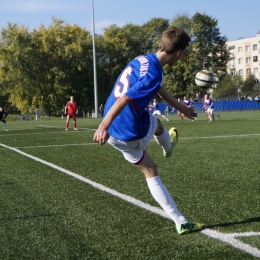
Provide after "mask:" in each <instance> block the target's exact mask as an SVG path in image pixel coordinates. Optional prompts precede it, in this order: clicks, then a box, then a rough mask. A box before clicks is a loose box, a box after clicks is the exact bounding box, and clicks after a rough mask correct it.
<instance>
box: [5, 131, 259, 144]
mask: <svg viewBox="0 0 260 260" xmlns="http://www.w3.org/2000/svg"><path fill="white" fill-rule="evenodd" d="M90 130H94V129H90ZM32 134H43V133H30V134H9V135H0V137H1V136H5V137H8V136H16V135H32ZM49 134H60V132H49V133H48V135H49ZM252 136H260V134H244V135H220V136H197V137H184V138H179V140H193V139H217V138H237V137H252ZM153 141H154V140H151V142H153ZM94 144H97V143H86V144H62V145H39V146H24V147H16V148H33V147H37V148H46V147H58V146H75V145H94Z"/></svg>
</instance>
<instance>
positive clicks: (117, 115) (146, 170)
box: [93, 28, 203, 234]
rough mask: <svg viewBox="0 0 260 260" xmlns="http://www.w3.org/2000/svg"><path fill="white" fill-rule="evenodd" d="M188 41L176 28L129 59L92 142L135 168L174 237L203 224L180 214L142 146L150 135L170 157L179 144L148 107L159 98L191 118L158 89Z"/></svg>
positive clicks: (188, 109)
mask: <svg viewBox="0 0 260 260" xmlns="http://www.w3.org/2000/svg"><path fill="white" fill-rule="evenodd" d="M189 42H190V37H189V36H188V35H187V34H186V33H185V32H184V31H183V30H181V29H178V28H170V29H167V30H166V31H164V32H163V35H162V38H161V42H160V46H159V50H158V51H157V52H156V53H151V54H144V55H140V56H138V57H136V58H135V59H133V60H132V61H131V62H130V63H129V64H128V65H127V66H126V67H125V69H124V70H123V71H122V73H121V74H120V75H119V77H118V79H117V81H116V82H115V85H114V88H113V90H112V92H111V94H110V96H109V97H108V99H107V102H106V106H105V111H104V118H103V121H102V122H101V124H100V125H99V127H98V129H97V130H96V132H95V134H94V137H93V140H94V141H95V142H97V143H99V144H101V145H103V144H105V143H106V142H108V143H109V144H110V145H112V146H113V147H114V148H116V149H117V150H119V151H120V152H122V154H123V156H124V157H125V159H126V160H127V161H128V162H130V163H132V164H134V165H135V166H136V167H137V168H138V169H140V170H141V171H142V172H143V174H144V176H145V178H146V182H147V185H148V188H149V190H150V192H151V194H152V196H153V198H154V199H155V200H156V201H157V203H158V204H159V205H160V206H161V207H162V208H163V209H164V210H165V212H167V214H168V215H169V216H170V218H171V219H172V220H173V221H174V222H175V224H176V229H177V232H178V234H185V233H189V232H192V231H196V230H200V229H202V227H203V225H202V224H200V223H195V222H192V221H190V220H188V219H186V218H185V217H184V216H183V215H182V214H181V213H180V212H179V211H178V208H177V206H176V204H175V202H174V200H173V199H172V197H171V195H170V193H169V192H168V190H167V188H166V187H165V186H164V185H163V184H162V181H161V179H160V176H159V172H158V169H157V167H156V166H155V163H154V162H153V160H152V158H151V157H150V155H149V154H148V152H147V150H146V148H147V146H148V144H149V141H150V140H151V138H152V137H154V138H155V140H156V142H157V143H158V144H159V145H160V146H161V147H162V150H163V156H164V157H170V156H171V155H172V151H173V148H174V147H175V145H176V143H177V140H178V132H177V130H176V128H175V127H172V128H171V129H170V130H169V133H168V131H167V130H166V129H165V128H164V127H163V125H162V123H161V121H160V120H159V119H158V118H156V117H155V116H150V115H149V113H148V111H147V106H148V104H149V102H150V100H151V99H152V98H153V97H154V96H155V95H157V94H158V95H159V96H160V97H161V98H162V99H163V100H164V101H165V102H166V103H168V104H169V105H170V106H172V107H175V108H176V109H177V110H179V111H181V112H182V113H183V114H185V115H186V116H187V118H190V119H193V118H194V117H196V116H197V114H196V113H194V111H193V108H191V107H186V106H184V105H182V104H180V103H179V102H178V101H177V100H176V99H175V98H174V97H173V96H172V95H171V94H170V93H169V92H168V91H167V90H166V89H165V88H164V87H163V85H162V82H163V76H164V72H163V69H162V68H163V67H164V66H165V65H169V66H173V65H175V64H176V63H177V61H178V60H179V59H180V58H181V56H182V53H183V51H184V50H185V49H186V47H187V46H188V45H189Z"/></svg>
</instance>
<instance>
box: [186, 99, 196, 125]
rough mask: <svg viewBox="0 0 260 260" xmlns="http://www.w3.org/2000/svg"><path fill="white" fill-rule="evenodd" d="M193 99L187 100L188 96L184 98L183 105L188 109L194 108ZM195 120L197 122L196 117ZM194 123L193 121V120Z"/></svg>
mask: <svg viewBox="0 0 260 260" xmlns="http://www.w3.org/2000/svg"><path fill="white" fill-rule="evenodd" d="M192 103H193V101H192V99H190V98H187V97H186V96H184V97H183V104H184V105H185V106H186V107H192ZM194 120H196V117H194ZM192 121H193V120H192Z"/></svg>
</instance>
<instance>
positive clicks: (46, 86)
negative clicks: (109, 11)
mask: <svg viewBox="0 0 260 260" xmlns="http://www.w3.org/2000/svg"><path fill="white" fill-rule="evenodd" d="M62 24H63V21H62V20H55V19H53V22H52V24H51V25H50V26H49V27H48V28H45V27H44V26H41V27H40V28H39V30H33V31H32V32H29V31H28V28H23V27H18V26H17V25H16V24H15V25H11V24H10V23H9V24H8V26H7V28H4V29H3V30H2V32H1V38H2V44H1V47H0V59H1V60H2V61H3V66H2V67H1V70H2V72H1V75H2V76H1V77H0V86H1V88H2V94H9V95H10V96H9V101H10V102H11V103H12V104H15V105H16V106H17V108H18V109H19V110H21V111H25V110H27V109H31V110H34V109H35V107H37V106H38V107H44V108H47V109H48V110H50V111H51V113H54V114H57V113H58V112H59V111H60V109H61V108H62V107H64V105H65V102H66V100H67V99H68V97H69V96H71V95H74V96H75V99H76V100H77V102H78V103H79V104H81V100H82V101H84V102H86V101H85V100H87V99H86V96H87V93H86V92H87V90H88V88H89V85H90V82H93V76H92V74H93V73H92V72H93V69H92V68H93V66H92V55H90V50H92V41H91V37H90V34H89V33H88V32H87V31H85V30H83V29H81V28H80V27H78V26H76V25H74V26H69V25H65V26H63V25H62ZM92 86H93V85H92ZM92 88H93V87H91V89H92ZM82 103H83V102H82Z"/></svg>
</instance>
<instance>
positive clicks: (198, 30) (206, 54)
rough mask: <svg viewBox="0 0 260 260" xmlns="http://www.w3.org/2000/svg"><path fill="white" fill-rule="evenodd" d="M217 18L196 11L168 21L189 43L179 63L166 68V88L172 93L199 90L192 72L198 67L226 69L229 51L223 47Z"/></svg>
mask: <svg viewBox="0 0 260 260" xmlns="http://www.w3.org/2000/svg"><path fill="white" fill-rule="evenodd" d="M217 25H218V21H217V20H216V19H214V18H212V17H210V16H208V15H206V14H200V13H196V14H195V15H194V16H193V17H192V18H189V17H188V16H187V15H178V16H177V17H175V18H174V19H173V21H172V23H171V27H179V28H182V29H183V30H185V31H186V32H187V33H188V34H189V36H190V38H191V43H190V46H189V47H188V48H187V50H186V51H185V53H184V54H183V57H182V59H181V62H178V63H177V64H176V65H175V66H174V67H172V68H166V71H167V75H166V79H165V86H166V88H167V89H168V90H169V91H171V92H175V95H176V96H183V95H188V96H190V95H194V94H195V93H196V92H200V91H201V89H200V88H198V87H197V86H196V85H195V76H196V73H197V72H198V71H200V70H202V69H208V70H211V71H212V72H213V73H215V74H218V73H219V72H220V71H226V63H227V61H228V59H229V54H228V51H227V49H226V45H225V43H226V40H227V39H226V37H225V36H221V35H220V32H219V28H218V27H217Z"/></svg>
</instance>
